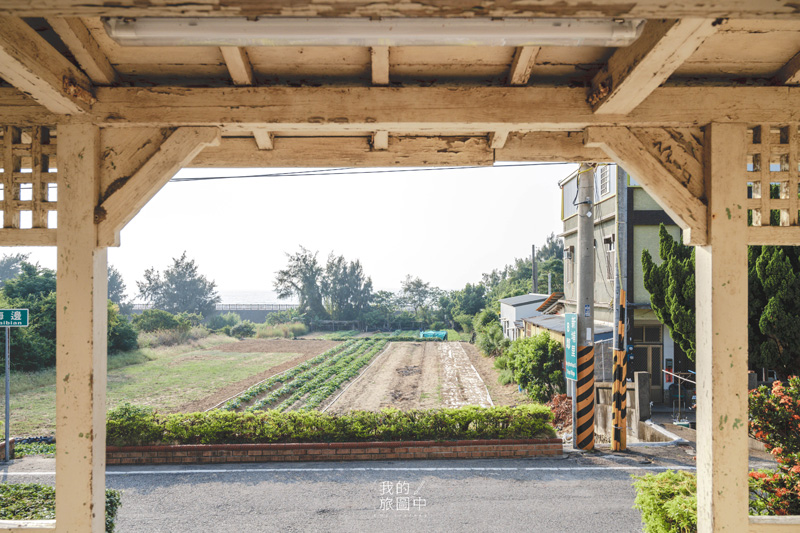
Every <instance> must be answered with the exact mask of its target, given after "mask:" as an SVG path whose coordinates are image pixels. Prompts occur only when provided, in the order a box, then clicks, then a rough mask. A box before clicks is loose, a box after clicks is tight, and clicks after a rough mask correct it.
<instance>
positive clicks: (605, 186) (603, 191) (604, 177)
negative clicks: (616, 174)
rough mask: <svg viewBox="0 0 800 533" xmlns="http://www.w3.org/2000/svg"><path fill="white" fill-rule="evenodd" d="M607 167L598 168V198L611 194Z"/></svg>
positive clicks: (609, 175)
mask: <svg viewBox="0 0 800 533" xmlns="http://www.w3.org/2000/svg"><path fill="white" fill-rule="evenodd" d="M608 168H609V167H608V165H604V166H602V167H600V197H601V198H602V197H603V196H605V195H607V194H609V193H610V192H611V173H610V172H609V170H608Z"/></svg>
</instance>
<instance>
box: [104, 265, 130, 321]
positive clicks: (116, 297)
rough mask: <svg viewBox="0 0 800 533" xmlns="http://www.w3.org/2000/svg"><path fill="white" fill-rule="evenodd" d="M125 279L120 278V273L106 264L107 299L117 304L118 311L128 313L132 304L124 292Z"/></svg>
mask: <svg viewBox="0 0 800 533" xmlns="http://www.w3.org/2000/svg"><path fill="white" fill-rule="evenodd" d="M126 289H127V287H126V286H125V280H123V279H122V274H120V272H119V270H117V269H116V268H114V267H113V266H111V265H109V266H108V299H109V300H111V301H112V302H114V303H115V304H117V306H118V307H119V310H120V312H122V313H123V314H126V315H127V314H130V312H131V310H132V308H133V306H132V305H131V303H130V302H129V301H128V297H127V295H126V294H125V290H126Z"/></svg>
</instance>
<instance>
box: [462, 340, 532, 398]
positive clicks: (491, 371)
mask: <svg viewBox="0 0 800 533" xmlns="http://www.w3.org/2000/svg"><path fill="white" fill-rule="evenodd" d="M461 346H462V348H464V351H465V352H466V353H467V356H468V357H469V360H470V362H472V364H473V366H474V367H475V369H476V370H477V371H478V373H479V374H480V375H481V377H482V378H483V382H484V384H485V385H486V388H487V389H489V394H490V395H491V397H492V401H493V402H494V404H495V405H509V406H511V405H519V404H523V403H530V401H531V400H530V399H528V398H527V397H526V396H525V395H524V394H522V393H521V392H519V391H518V389H517V386H516V385H515V384H513V383H512V384H510V385H501V384H500V383H499V382H498V381H497V377H498V376H499V375H500V371H499V370H497V369H496V368H495V367H494V359H493V358H491V357H486V356H485V355H483V354H482V353H481V352H480V350H478V348H476V347H475V345H474V344H469V343H466V342H462V343H461Z"/></svg>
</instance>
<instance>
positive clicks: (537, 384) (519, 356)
mask: <svg viewBox="0 0 800 533" xmlns="http://www.w3.org/2000/svg"><path fill="white" fill-rule="evenodd" d="M506 355H507V356H508V363H507V365H508V368H509V369H510V370H511V371H512V372H513V374H514V381H515V382H517V383H518V384H519V385H520V386H521V387H522V388H523V389H526V390H527V391H528V396H530V397H531V398H533V399H534V400H536V401H537V402H548V401H550V398H552V397H553V395H554V394H561V393H562V392H563V389H564V373H563V372H562V370H561V362H562V361H563V360H564V347H563V346H561V344H559V343H558V341H556V340H554V339H552V338H550V335H549V334H548V333H547V332H543V333H540V334H539V335H536V336H534V337H528V338H523V339H517V340H515V341H514V342H512V343H511V347H510V348H509V349H508V351H507V352H506Z"/></svg>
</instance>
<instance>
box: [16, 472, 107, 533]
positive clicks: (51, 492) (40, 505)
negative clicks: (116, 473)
mask: <svg viewBox="0 0 800 533" xmlns="http://www.w3.org/2000/svg"><path fill="white" fill-rule="evenodd" d="M121 497H122V492H120V491H118V490H114V489H106V533H114V521H115V520H116V519H117V510H118V509H119V506H120V505H121V503H122V501H121ZM0 502H2V505H0V520H55V518H56V490H55V489H54V488H53V487H50V486H48V485H40V484H38V483H3V484H0Z"/></svg>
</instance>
